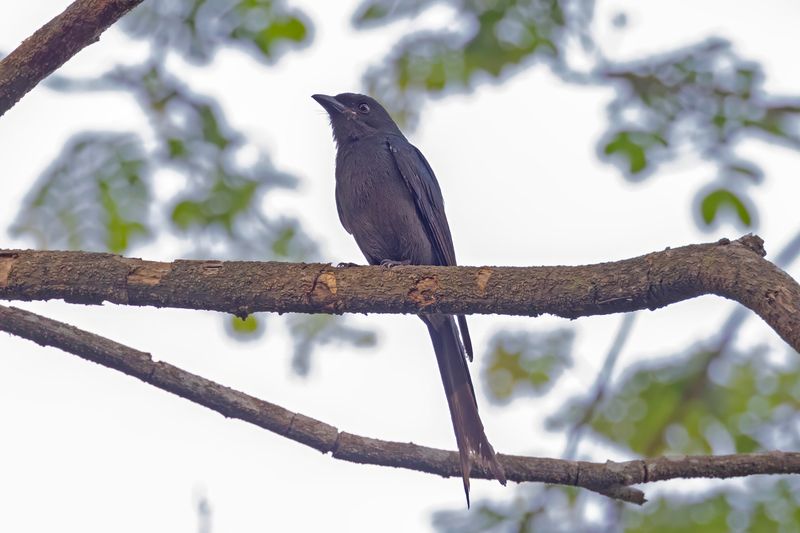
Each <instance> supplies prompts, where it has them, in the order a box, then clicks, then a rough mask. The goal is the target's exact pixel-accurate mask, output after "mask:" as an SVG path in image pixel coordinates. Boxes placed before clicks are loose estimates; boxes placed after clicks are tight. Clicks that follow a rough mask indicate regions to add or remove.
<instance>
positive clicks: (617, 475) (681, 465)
mask: <svg viewBox="0 0 800 533" xmlns="http://www.w3.org/2000/svg"><path fill="white" fill-rule="evenodd" d="M0 331H6V332H8V333H11V334H14V335H18V336H20V337H23V338H26V339H29V340H32V341H34V342H36V343H38V344H41V345H42V346H53V347H56V348H60V349H62V350H64V351H66V352H69V353H72V354H75V355H77V356H79V357H82V358H84V359H88V360H90V361H94V362H95V363H98V364H101V365H104V366H107V367H109V368H113V369H115V370H119V371H120V372H123V373H125V374H128V375H130V376H134V377H136V378H139V379H140V380H142V381H144V382H146V383H149V384H151V385H153V386H155V387H158V388H160V389H163V390H165V391H169V392H171V393H173V394H175V395H177V396H180V397H183V398H186V399H188V400H190V401H192V402H195V403H198V404H200V405H204V406H206V407H208V408H209V409H213V410H214V411H217V412H219V413H221V414H222V415H224V416H226V417H229V418H238V419H240V420H244V421H245V422H249V423H251V424H254V425H256V426H259V427H262V428H264V429H267V430H269V431H272V432H274V433H277V434H279V435H282V436H284V437H286V438H289V439H292V440H294V441H297V442H300V443H302V444H305V445H307V446H310V447H312V448H314V449H316V450H319V451H321V452H323V453H331V454H332V455H333V457H335V458H337V459H341V460H344V461H350V462H353V463H360V464H372V465H381V466H394V467H398V468H407V469H411V470H418V471H421V472H427V473H431V474H437V475H440V476H443V477H461V473H460V466H459V464H460V463H459V459H458V454H457V453H456V452H450V451H445V450H438V449H435V448H428V447H425V446H418V445H416V444H413V443H401V442H388V441H382V440H377V439H371V438H368V437H362V436H359V435H353V434H351V433H345V432H343V431H339V430H338V429H336V428H335V427H334V426H331V425H329V424H326V423H324V422H321V421H319V420H315V419H313V418H310V417H307V416H304V415H302V414H299V413H294V412H292V411H289V410H287V409H284V408H283V407H280V406H278V405H275V404H272V403H269V402H265V401H263V400H259V399H258V398H254V397H253V396H249V395H247V394H244V393H242V392H239V391H235V390H233V389H230V388H228V387H224V386H222V385H220V384H218V383H215V382H213V381H210V380H208V379H205V378H203V377H200V376H197V375H195V374H191V373H189V372H186V371H185V370H181V369H180V368H177V367H175V366H172V365H170V364H168V363H164V362H156V361H153V359H152V358H151V357H150V354H147V353H144V352H140V351H138V350H134V349H133V348H129V347H127V346H123V345H122V344H118V343H116V342H114V341H111V340H109V339H107V338H105V337H101V336H99V335H95V334H93V333H89V332H86V331H83V330H80V329H78V328H76V327H73V326H70V325H68V324H64V323H62V322H58V321H55V320H52V319H49V318H45V317H43V316H40V315H37V314H34V313H31V312H29V311H25V310H22V309H18V308H15V307H6V306H0ZM499 459H500V461H501V462H502V463H503V467H504V468H505V470H506V474H507V476H508V479H510V480H512V481H517V482H524V481H538V482H544V483H554V484H561V485H573V486H578V487H584V488H587V489H590V490H593V491H596V492H599V493H601V494H605V495H607V496H610V497H613V498H618V499H621V500H625V501H629V502H633V503H638V504H641V503H644V502H645V498H644V493H643V492H642V491H640V490H639V489H636V488H633V487H630V485H634V484H638V483H649V482H653V481H662V480H667V479H675V478H696V477H704V478H729V477H740V476H749V475H753V474H797V473H800V453H787V452H779V451H773V452H768V453H759V454H739V455H723V456H716V457H715V456H709V457H706V456H680V457H660V458H655V459H643V460H635V461H626V462H622V463H614V462H611V461H608V462H606V463H590V462H586V461H567V460H563V459H546V458H536V457H521V456H514V455H502V454H501V455H499ZM472 474H473V477H479V478H487V477H489V478H490V477H491V475H490V474H489V473H487V472H484V471H482V470H480V469H479V468H478V467H474V469H473V473H472ZM487 474H489V475H488V476H487Z"/></svg>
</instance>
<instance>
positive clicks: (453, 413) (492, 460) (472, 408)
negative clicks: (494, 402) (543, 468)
mask: <svg viewBox="0 0 800 533" xmlns="http://www.w3.org/2000/svg"><path fill="white" fill-rule="evenodd" d="M422 320H423V321H424V322H425V324H426V325H427V326H428V331H429V332H430V335H431V340H432V341H433V349H434V351H435V352H436V360H437V361H438V363H439V372H440V373H441V375H442V383H443V384H444V391H445V394H446V395H447V403H448V405H449V407H450V418H451V419H452V420H453V429H454V430H455V434H456V443H457V444H458V453H459V455H460V457H461V474H462V476H463V478H464V492H465V493H466V495H467V506H469V474H470V471H471V470H472V461H473V460H474V461H476V462H477V463H478V464H479V465H481V466H482V467H484V468H485V469H487V470H489V471H490V472H492V474H493V475H494V477H495V478H496V479H497V480H498V481H499V482H500V483H502V484H503V485H505V484H506V474H505V472H504V471H503V467H502V466H501V465H500V463H499V462H498V461H497V457H495V453H494V449H493V448H492V445H491V444H489V440H488V439H487V438H486V433H485V432H484V430H483V423H482V422H481V418H480V416H479V415H478V404H477V403H476V400H475V390H474V389H473V387H472V379H471V378H470V375H469V368H468V367H467V359H466V354H465V353H464V347H463V345H462V344H461V341H460V340H459V337H458V330H457V329H456V322H455V320H454V319H453V317H452V316H448V315H428V316H424V317H422Z"/></svg>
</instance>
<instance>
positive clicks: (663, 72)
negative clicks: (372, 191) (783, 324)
mask: <svg viewBox="0 0 800 533" xmlns="http://www.w3.org/2000/svg"><path fill="white" fill-rule="evenodd" d="M434 4H436V5H439V6H442V5H444V6H447V7H449V8H450V9H451V15H450V18H451V20H450V21H448V22H446V23H442V25H441V27H439V28H436V29H426V30H420V31H418V32H416V33H412V34H410V35H407V36H405V37H404V38H403V39H401V40H400V41H399V42H398V43H397V44H396V46H395V48H394V49H393V50H392V51H391V52H390V53H389V54H388V55H387V57H386V58H385V59H384V60H383V61H382V62H380V63H378V64H376V65H375V66H373V67H372V68H371V69H370V70H369V71H368V72H367V73H366V74H365V76H364V83H365V85H366V87H367V90H368V91H369V92H370V93H371V94H373V95H374V96H375V97H377V98H378V99H379V100H381V101H382V102H383V103H384V104H386V106H387V108H388V109H390V111H391V112H392V114H393V115H394V116H395V118H397V119H398V120H399V121H400V122H403V123H405V124H406V125H407V126H413V125H414V124H416V121H417V119H418V115H419V113H420V111H421V109H422V107H423V103H424V100H425V98H426V97H429V96H434V95H442V94H451V93H453V92H464V91H471V90H474V89H475V88H476V87H478V86H479V85H480V84H481V83H486V82H489V81H494V80H501V81H502V80H505V79H508V78H509V77H510V76H512V75H513V74H515V73H518V72H520V71H521V70H523V68H524V67H530V66H533V65H534V64H536V60H537V59H538V60H542V61H541V63H543V64H547V65H549V66H550V68H551V69H552V71H553V72H554V73H555V74H557V75H558V76H560V78H561V79H562V80H563V81H564V82H566V83H581V84H590V85H595V86H609V87H612V88H614V89H615V93H614V94H615V97H614V99H613V100H612V101H611V103H610V104H609V105H608V127H607V131H606V132H605V133H604V134H603V135H602V136H601V139H600V140H599V142H598V155H599V156H600V158H601V159H604V160H607V161H609V162H611V163H614V164H616V165H617V166H618V168H619V169H620V170H621V171H622V173H623V175H624V176H626V177H627V178H628V179H630V180H634V181H640V180H643V179H645V178H646V177H648V176H651V175H652V174H653V173H654V171H655V170H656V169H657V168H658V167H659V165H661V164H663V163H665V162H668V161H673V160H676V159H678V158H685V157H687V156H690V155H694V156H696V157H701V158H703V159H706V160H709V161H712V162H713V163H714V164H715V165H716V166H717V167H718V170H717V175H716V176H714V177H713V182H712V183H711V186H709V187H706V188H704V189H701V190H700V192H699V195H700V196H699V198H698V200H697V202H696V206H695V209H694V211H693V213H694V215H695V221H696V222H697V224H698V226H699V227H701V228H711V227H714V226H715V225H716V224H715V222H716V221H717V216H718V214H719V213H724V212H731V211H730V210H729V209H722V210H720V209H717V208H718V207H730V208H732V209H733V212H734V213H735V214H736V217H730V218H728V219H727V220H726V221H727V222H733V223H735V224H736V225H738V226H740V227H745V228H750V227H752V226H753V225H754V224H755V220H756V219H757V218H756V213H755V205H754V203H753V202H752V201H750V200H749V198H748V196H749V194H750V193H749V188H750V187H751V186H754V185H758V184H759V183H760V182H761V181H762V172H761V169H760V168H759V167H758V165H756V164H755V163H754V162H752V161H748V160H744V159H742V158H741V157H740V156H739V155H737V153H736V150H737V148H738V146H739V144H740V143H741V141H742V140H745V139H747V138H757V139H762V140H764V141H766V142H773V143H780V144H782V145H784V146H787V147H789V148H791V149H794V150H800V98H798V97H797V96H794V97H791V98H778V97H775V96H772V95H769V94H768V93H767V92H766V91H765V90H764V76H763V73H762V71H761V67H760V66H759V65H758V64H757V63H754V62H751V61H745V60H743V59H741V58H739V57H738V56H737V55H736V53H735V52H734V51H733V49H732V47H731V45H730V43H728V42H727V41H724V40H721V39H709V40H707V41H704V42H700V43H697V44H695V45H692V46H689V47H687V48H684V49H680V50H675V51H669V52H665V53H663V54H661V55H658V56H652V57H646V58H642V59H640V60H637V61H634V62H631V63H618V62H615V61H614V60H613V59H610V58H608V57H606V56H605V55H604V54H603V51H602V49H601V46H600V45H599V44H598V43H596V42H595V40H594V39H593V37H592V34H591V32H590V29H591V23H592V19H593V16H594V2H593V1H591V0H447V1H445V0H365V1H364V2H363V3H362V4H361V5H360V7H359V8H358V10H357V11H356V13H355V15H354V17H353V24H354V25H355V27H356V28H360V29H368V28H372V27H375V26H379V25H387V24H391V23H392V22H395V21H397V20H399V19H404V18H413V17H416V16H418V15H419V14H421V13H423V12H425V11H426V10H427V9H428V8H430V7H431V6H433V5H434ZM625 21H626V18H625V16H624V14H619V15H617V17H615V24H614V25H615V26H616V27H617V28H618V29H622V28H624V26H625ZM587 63H588V65H589V66H588V67H586V66H585V65H586V64H587ZM576 65H581V67H578V66H576ZM721 190H724V191H726V192H725V193H724V195H723V194H720V193H719V191H721Z"/></svg>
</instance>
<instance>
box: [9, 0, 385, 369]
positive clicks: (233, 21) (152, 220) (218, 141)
mask: <svg viewBox="0 0 800 533" xmlns="http://www.w3.org/2000/svg"><path fill="white" fill-rule="evenodd" d="M123 20H124V22H123V24H122V28H123V29H124V30H125V31H127V32H128V33H129V34H130V35H131V36H133V37H135V38H137V39H143V40H146V41H147V42H148V43H149V44H150V57H149V59H148V60H147V61H146V62H145V63H143V64H140V65H125V66H121V65H120V66H117V67H115V68H112V69H111V70H109V71H108V72H106V73H104V74H101V75H99V76H97V77H95V78H90V79H71V78H65V77H61V76H54V77H52V78H51V79H50V80H49V82H48V86H49V87H50V88H53V89H56V90H60V91H64V92H76V91H82V92H85V91H118V92H123V93H126V94H129V95H131V96H133V97H134V98H135V99H136V102H137V103H138V104H139V106H140V107H141V110H142V113H143V114H144V115H145V116H146V117H147V118H148V120H149V124H150V126H151V127H150V131H147V132H135V133H134V132H119V133H111V132H81V133H78V134H76V135H75V136H74V137H73V139H72V140H70V141H69V142H68V143H67V145H66V147H65V148H64V150H63V151H62V153H61V154H59V156H58V157H57V158H56V160H55V161H54V162H53V163H52V165H51V166H50V168H49V169H48V170H47V171H45V173H44V174H43V175H42V176H41V177H40V178H39V180H38V182H37V183H36V184H35V185H34V186H33V188H32V190H31V192H30V193H29V195H28V197H27V199H26V200H25V202H24V204H23V205H22V206H21V208H20V211H19V215H18V217H17V220H16V222H15V224H14V226H13V228H12V230H13V231H14V232H15V233H16V234H17V235H21V236H28V237H32V238H33V239H34V240H35V242H36V245H37V246H38V247H40V248H48V247H49V248H71V249H83V250H97V251H112V252H115V253H127V252H129V251H130V250H131V249H132V248H134V247H135V246H137V245H140V244H143V243H144V242H145V241H146V239H158V238H160V237H164V236H166V235H170V236H171V237H173V238H175V237H177V238H178V239H179V240H180V242H181V243H182V244H184V245H185V246H186V247H187V250H186V252H185V255H189V256H194V257H215V258H220V259H240V260H242V259H259V260H269V259H272V260H289V261H303V260H310V259H315V258H316V257H317V254H318V252H317V245H316V244H315V243H314V242H312V241H311V239H310V238H309V237H308V236H307V235H306V234H305V233H304V232H303V230H302V227H301V226H300V223H299V221H298V220H297V219H294V218H291V217H287V216H285V215H282V214H281V213H279V212H266V211H265V209H264V207H263V206H264V205H265V203H266V202H265V198H266V197H267V196H268V195H269V194H270V193H271V192H272V191H274V190H276V189H291V188H294V187H296V184H297V179H296V178H295V177H294V176H291V175H289V174H286V173H284V172H281V171H279V170H277V169H276V168H275V167H274V166H273V165H272V163H271V162H270V160H269V157H268V156H267V154H266V153H265V152H264V151H263V150H261V149H260V148H259V147H257V146H254V145H253V144H251V143H248V142H247V140H246V139H245V138H244V136H243V135H242V134H240V133H239V132H237V131H236V130H235V129H234V128H233V127H231V126H230V125H229V124H228V121H227V120H226V118H225V114H224V112H223V110H222V108H221V107H220V106H219V104H218V103H217V102H216V101H215V100H214V99H212V98H210V97H208V96H205V95H200V94H197V93H196V92H194V91H192V90H190V89H189V88H188V86H187V85H186V84H185V83H183V82H182V81H181V80H180V79H179V78H178V77H177V76H176V75H175V74H174V73H173V72H171V71H170V70H169V69H168V67H167V64H168V61H167V59H168V57H169V55H170V53H177V54H179V55H181V56H183V57H184V58H186V59H189V60H192V61H194V62H197V63H201V64H205V63H208V62H210V61H211V60H212V59H213V54H214V52H216V51H217V50H220V49H222V48H223V47H230V46H234V47H239V48H242V47H244V48H245V49H247V50H248V51H250V52H252V53H254V54H255V55H256V56H257V57H258V58H260V59H262V60H264V61H266V62H271V61H274V60H276V59H277V58H278V57H279V56H280V55H281V53H282V52H284V51H286V50H288V49H291V48H292V47H297V46H300V45H305V44H308V43H309V42H310V38H311V34H312V29H311V25H310V22H309V21H308V19H307V17H306V16H305V15H304V14H303V13H302V12H301V11H299V10H297V9H293V8H291V7H289V6H288V5H287V3H286V2H283V1H279V0H275V1H272V0H237V1H234V0H164V1H161V2H147V3H145V4H143V5H142V6H140V7H139V8H137V9H136V10H134V11H133V12H132V13H131V15H130V16H128V17H125V19H123ZM253 154H255V156H253ZM243 161H250V162H249V163H243ZM175 176H178V177H179V180H180V185H179V187H178V191H177V192H176V193H175V194H173V195H172V196H170V197H168V198H163V197H162V196H159V195H158V194H156V193H157V192H158V190H157V188H156V183H160V182H161V181H163V180H173V181H174V180H175ZM265 319H266V315H259V316H249V317H247V318H246V319H244V320H242V319H239V318H228V319H227V321H226V322H225V328H226V331H228V333H229V334H231V335H232V336H233V337H234V338H238V339H242V340H245V339H251V340H253V339H257V338H259V337H260V336H261V335H262V334H263V332H264V329H265V327H264V324H263V321H264V320H265ZM344 321H345V319H344V318H342V317H338V316H337V317H333V316H331V317H329V318H328V319H326V320H320V319H319V318H317V317H312V316H307V315H297V316H292V317H291V318H290V319H289V329H290V333H291V334H292V335H293V338H294V341H295V350H296V352H295V354H294V356H293V361H294V363H293V365H292V368H294V369H295V370H296V371H298V372H301V373H307V371H308V366H309V364H310V363H309V361H310V356H311V352H312V349H313V347H314V346H316V345H317V344H318V343H327V342H331V341H333V340H339V341H342V342H349V343H350V344H352V345H353V346H366V345H370V344H371V343H374V334H372V333H371V332H368V331H361V330H358V329H355V328H352V327H349V326H347V325H345V324H343V322H344ZM297 361H303V362H304V363H303V364H298V363H297Z"/></svg>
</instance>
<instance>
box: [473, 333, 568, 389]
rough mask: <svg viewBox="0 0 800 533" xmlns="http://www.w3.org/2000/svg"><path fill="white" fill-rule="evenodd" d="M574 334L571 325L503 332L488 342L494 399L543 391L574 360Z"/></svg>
mask: <svg viewBox="0 0 800 533" xmlns="http://www.w3.org/2000/svg"><path fill="white" fill-rule="evenodd" d="M574 337H575V334H574V332H573V331H572V330H569V329H559V330H555V331H551V332H547V333H544V334H542V333H526V332H513V333H512V332H500V333H497V334H496V335H495V336H494V337H493V338H492V340H491V341H490V343H489V354H488V356H487V357H486V361H487V366H486V371H485V373H484V377H485V379H486V381H487V384H488V388H489V392H490V397H491V399H492V400H494V401H498V402H507V401H510V400H511V398H512V396H513V395H514V393H515V392H528V393H533V394H541V393H543V392H545V391H546V390H548V389H549V388H550V387H551V386H552V385H553V383H554V382H555V380H556V379H557V378H558V377H559V376H560V375H561V373H562V372H563V370H564V368H566V367H567V366H568V365H569V364H571V357H570V350H571V348H572V341H573V340H574Z"/></svg>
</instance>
